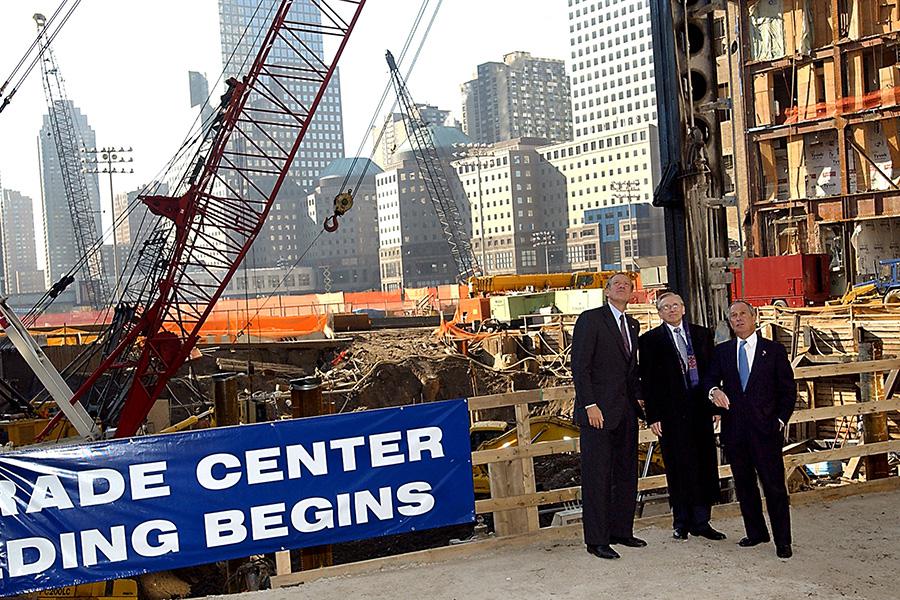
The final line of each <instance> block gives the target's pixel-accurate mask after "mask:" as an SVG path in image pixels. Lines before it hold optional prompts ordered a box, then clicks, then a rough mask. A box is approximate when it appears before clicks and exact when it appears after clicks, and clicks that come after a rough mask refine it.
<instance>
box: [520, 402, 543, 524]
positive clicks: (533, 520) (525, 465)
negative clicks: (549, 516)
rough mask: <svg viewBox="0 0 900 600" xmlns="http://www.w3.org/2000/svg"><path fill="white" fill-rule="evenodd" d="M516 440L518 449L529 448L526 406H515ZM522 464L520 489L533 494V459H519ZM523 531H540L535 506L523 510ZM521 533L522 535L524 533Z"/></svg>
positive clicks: (528, 416) (528, 422)
mask: <svg viewBox="0 0 900 600" xmlns="http://www.w3.org/2000/svg"><path fill="white" fill-rule="evenodd" d="M516 438H517V440H518V442H519V443H518V446H519V447H520V448H528V447H529V446H531V413H530V412H529V410H528V405H527V404H517V405H516ZM521 463H522V480H523V481H522V487H523V491H524V492H525V493H526V494H534V493H536V492H537V481H536V480H535V477H534V458H533V457H531V456H529V457H527V458H523V459H521ZM523 516H524V521H525V529H524V531H535V530H537V529H540V527H541V524H540V521H539V520H538V511H537V507H536V506H532V507H529V508H527V509H525V514H524V515H523ZM524 531H523V533H524Z"/></svg>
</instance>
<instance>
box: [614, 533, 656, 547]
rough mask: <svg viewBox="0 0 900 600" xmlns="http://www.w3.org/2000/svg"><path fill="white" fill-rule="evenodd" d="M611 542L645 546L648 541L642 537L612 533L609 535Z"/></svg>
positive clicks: (630, 545)
mask: <svg viewBox="0 0 900 600" xmlns="http://www.w3.org/2000/svg"><path fill="white" fill-rule="evenodd" d="M609 543H610V544H618V545H620V546H628V547H629V548H643V547H644V546H646V545H647V542H645V541H644V540H642V539H640V538H636V537H634V536H633V535H632V536H630V537H616V536H612V535H611V536H609Z"/></svg>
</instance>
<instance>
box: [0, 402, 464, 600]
mask: <svg viewBox="0 0 900 600" xmlns="http://www.w3.org/2000/svg"><path fill="white" fill-rule="evenodd" d="M474 518H475V498H474V492H473V485H472V465H471V454H470V447H469V413H468V408H467V404H466V401H465V400H451V401H446V402H434V403H429V404H419V405H414V406H404V407H399V408H386V409H381V410H371V411H364V412H357V413H350V414H343V415H334V416H327V417H316V418H311V419H298V420H290V421H278V422H274V423H262V424H258V425H244V426H239V427H223V428H218V429H208V430H203V431H196V432H188V433H179V434H170V435H158V436H148V437H139V438H132V439H127V440H115V441H108V442H97V443H92V444H83V445H74V446H66V447H50V448H46V449H42V450H33V451H21V452H11V453H7V454H2V455H0V595H4V596H6V595H11V594H21V593H25V592H30V591H35V590H39V589H46V588H56V587H62V586H66V585H73V584H78V583H89V582H93V581H105V580H109V579H116V578H119V577H129V576H133V575H138V574H141V573H147V572H150V571H161V570H169V569H175V568H181V567H186V566H191V565H197V564H204V563H211V562H216V561H221V560H226V559H231V558H241V557H245V556H250V555H252V554H264V553H267V552H273V551H276V550H284V549H288V548H302V547H308V546H319V545H322V544H334V543H339V542H347V541H351V540H359V539H364V538H372V537H377V536H383V535H389V534H395V533H404V532H408V531H416V530H420V529H429V528H433V527H442V526H445V525H456V524H461V523H470V522H472V521H473V520H474Z"/></svg>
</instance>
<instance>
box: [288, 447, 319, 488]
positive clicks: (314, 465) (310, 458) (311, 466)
mask: <svg viewBox="0 0 900 600" xmlns="http://www.w3.org/2000/svg"><path fill="white" fill-rule="evenodd" d="M312 447H313V453H312V455H310V454H309V452H307V451H306V448H304V447H303V446H301V445H300V444H293V445H290V446H287V447H286V448H285V449H284V454H285V458H286V460H287V470H288V479H299V478H300V474H301V470H300V467H301V465H302V466H303V467H306V470H307V471H309V473H310V475H327V474H328V456H327V455H326V454H325V452H326V450H325V442H313V445H312Z"/></svg>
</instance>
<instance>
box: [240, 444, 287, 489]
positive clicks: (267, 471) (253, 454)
mask: <svg viewBox="0 0 900 600" xmlns="http://www.w3.org/2000/svg"><path fill="white" fill-rule="evenodd" d="M279 456H281V448H263V449H261V450H248V451H247V454H246V457H247V483H248V484H250V485H253V484H254V483H268V482H270V481H281V480H282V479H284V473H282V472H281V471H280V470H279V469H278V460H277V458H278V457H279Z"/></svg>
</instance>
